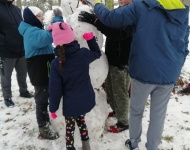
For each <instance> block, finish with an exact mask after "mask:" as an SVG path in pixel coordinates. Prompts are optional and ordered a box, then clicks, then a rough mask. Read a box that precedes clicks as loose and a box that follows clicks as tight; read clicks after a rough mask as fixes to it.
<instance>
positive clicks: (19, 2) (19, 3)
mask: <svg viewBox="0 0 190 150" xmlns="http://www.w3.org/2000/svg"><path fill="white" fill-rule="evenodd" d="M16 6H17V7H18V8H20V9H21V10H22V4H21V0H17V1H16Z"/></svg>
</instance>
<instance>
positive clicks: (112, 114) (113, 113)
mask: <svg viewBox="0 0 190 150" xmlns="http://www.w3.org/2000/svg"><path fill="white" fill-rule="evenodd" d="M111 117H116V115H115V111H112V112H109V114H108V118H111Z"/></svg>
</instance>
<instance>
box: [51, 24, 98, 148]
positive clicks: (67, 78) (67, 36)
mask: <svg viewBox="0 0 190 150" xmlns="http://www.w3.org/2000/svg"><path fill="white" fill-rule="evenodd" d="M48 29H49V30H52V35H53V41H54V44H55V46H56V47H57V50H58V52H57V53H58V57H57V58H55V59H54V60H53V61H52V63H51V70H50V80H49V94H50V95H49V96H50V105H49V110H50V112H51V113H50V114H51V117H52V118H53V119H55V118H56V117H57V115H56V113H55V112H56V111H57V110H58V108H59V103H60V100H61V97H62V96H63V115H64V116H65V122H66V147H67V150H75V147H74V130H75V122H76V123H77V125H78V127H79V130H80V135H81V140H82V149H83V150H90V145H89V137H88V129H87V126H86V123H85V119H84V117H85V114H86V113H88V112H90V110H91V109H92V108H93V107H94V106H95V93H94V90H93V87H92V85H91V82H90V76H89V64H90V63H91V62H93V61H94V60H96V59H98V58H100V56H101V52H100V48H99V47H98V44H97V43H96V40H95V38H94V36H93V33H92V32H89V33H85V34H84V35H83V38H84V39H85V40H87V43H88V46H89V49H90V51H89V50H88V49H87V48H80V45H79V44H78V42H77V41H76V40H75V36H74V32H73V30H72V29H71V27H70V26H69V25H68V24H67V23H63V22H62V23H61V22H57V23H54V24H53V25H51V26H49V28H48Z"/></svg>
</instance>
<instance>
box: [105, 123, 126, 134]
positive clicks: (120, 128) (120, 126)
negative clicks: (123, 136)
mask: <svg viewBox="0 0 190 150" xmlns="http://www.w3.org/2000/svg"><path fill="white" fill-rule="evenodd" d="M127 129H129V124H123V123H120V122H117V123H116V124H115V125H113V126H109V127H108V132H112V133H119V132H122V131H124V130H127Z"/></svg>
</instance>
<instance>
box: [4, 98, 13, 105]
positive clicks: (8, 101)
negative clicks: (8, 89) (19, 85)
mask: <svg viewBox="0 0 190 150" xmlns="http://www.w3.org/2000/svg"><path fill="white" fill-rule="evenodd" d="M4 102H5V105H6V106H7V107H14V106H15V103H14V102H13V100H12V99H11V98H7V99H4Z"/></svg>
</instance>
